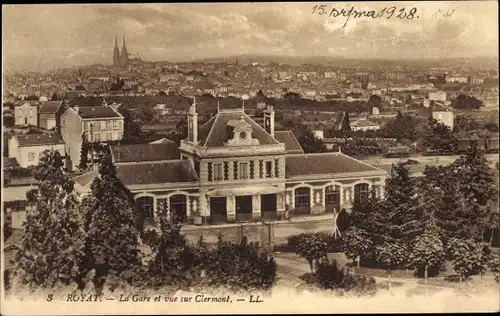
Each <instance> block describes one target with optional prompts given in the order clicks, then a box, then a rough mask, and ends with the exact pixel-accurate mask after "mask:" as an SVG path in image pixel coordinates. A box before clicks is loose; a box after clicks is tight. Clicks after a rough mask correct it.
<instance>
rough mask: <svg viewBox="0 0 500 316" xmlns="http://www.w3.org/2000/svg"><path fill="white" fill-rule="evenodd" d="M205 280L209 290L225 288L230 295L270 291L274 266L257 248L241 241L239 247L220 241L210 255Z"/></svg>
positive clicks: (273, 280) (273, 282)
mask: <svg viewBox="0 0 500 316" xmlns="http://www.w3.org/2000/svg"><path fill="white" fill-rule="evenodd" d="M206 266H207V273H206V274H207V277H208V278H209V279H210V281H209V285H211V286H224V287H225V288H228V290H230V291H238V290H246V291H255V290H269V289H271V288H272V286H273V285H274V284H275V282H276V262H275V261H274V258H273V257H271V256H269V255H268V254H267V253H266V252H264V251H262V250H261V249H260V247H259V246H258V245H257V244H254V243H248V240H247V238H246V237H243V238H242V240H241V242H239V243H229V242H224V241H222V238H219V241H218V243H217V248H216V249H215V250H214V252H212V253H210V259H209V260H208V264H207V265H206Z"/></svg>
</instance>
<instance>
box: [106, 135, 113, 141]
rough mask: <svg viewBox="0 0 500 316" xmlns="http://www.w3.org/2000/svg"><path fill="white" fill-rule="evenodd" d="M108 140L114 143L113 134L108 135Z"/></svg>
mask: <svg viewBox="0 0 500 316" xmlns="http://www.w3.org/2000/svg"><path fill="white" fill-rule="evenodd" d="M106 140H107V141H112V140H113V133H106Z"/></svg>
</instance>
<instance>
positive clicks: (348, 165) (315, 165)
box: [286, 152, 384, 178]
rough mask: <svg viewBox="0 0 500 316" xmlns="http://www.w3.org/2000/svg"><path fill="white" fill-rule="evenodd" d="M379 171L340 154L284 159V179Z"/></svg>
mask: <svg viewBox="0 0 500 316" xmlns="http://www.w3.org/2000/svg"><path fill="white" fill-rule="evenodd" d="M370 171H380V172H381V173H383V172H384V171H383V170H380V169H378V168H376V167H373V166H370V165H368V164H366V163H363V162H361V161H359V160H357V159H354V158H352V157H349V156H347V155H344V154H342V153H337V152H336V153H321V154H304V155H290V156H287V157H286V177H287V178H289V177H293V176H305V175H313V174H314V175H319V174H334V173H349V172H370Z"/></svg>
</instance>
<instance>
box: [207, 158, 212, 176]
mask: <svg viewBox="0 0 500 316" xmlns="http://www.w3.org/2000/svg"><path fill="white" fill-rule="evenodd" d="M207 173H208V181H212V179H213V177H212V163H211V162H209V163H207Z"/></svg>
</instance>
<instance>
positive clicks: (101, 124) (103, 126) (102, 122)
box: [100, 121, 106, 131]
mask: <svg viewBox="0 0 500 316" xmlns="http://www.w3.org/2000/svg"><path fill="white" fill-rule="evenodd" d="M100 128H101V131H105V130H106V121H100Z"/></svg>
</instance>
